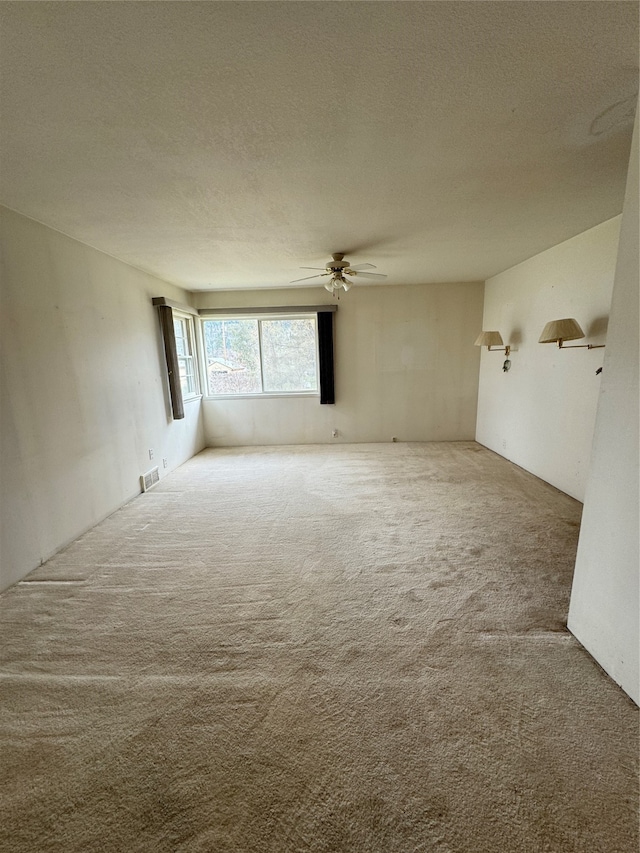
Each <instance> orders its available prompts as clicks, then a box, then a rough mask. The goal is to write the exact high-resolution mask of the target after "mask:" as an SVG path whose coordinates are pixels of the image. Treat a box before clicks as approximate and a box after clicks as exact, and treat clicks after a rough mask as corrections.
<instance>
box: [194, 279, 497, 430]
mask: <svg viewBox="0 0 640 853" xmlns="http://www.w3.org/2000/svg"><path fill="white" fill-rule="evenodd" d="M482 297H483V286H482V284H481V283H477V282H472V283H465V284H442V285H439V284H437V285H413V286H406V287H403V286H368V287H367V286H356V287H353V288H352V289H351V290H350V291H349V293H347V294H344V295H343V296H342V297H341V298H340V300H339V302H338V311H337V314H336V317H335V327H334V330H335V332H334V333H335V363H336V370H335V380H336V403H335V405H320V402H319V399H318V398H317V397H312V398H308V397H307V398H300V397H298V398H283V397H281V398H275V399H237V400H233V399H232V400H205V401H204V404H203V407H204V413H205V435H206V440H207V444H208V445H211V446H224V445H245V444H307V443H315V442H318V443H328V442H332V441H336V442H372V441H390V440H391V438H392V436H396V437H397V439H398V441H455V440H463V439H473V437H474V433H475V417H476V401H477V387H478V365H479V353H478V350H477V348H475V347H474V346H473V341H474V340H475V337H476V335H477V333H478V330H479V328H480V324H481V318H482ZM195 299H196V303H197V305H198V307H229V308H231V307H233V308H240V307H258V306H264V305H269V306H278V305H279V306H285V305H319V304H325V303H332V302H334V301H335V299H334V297H332V296H331V295H330V294H328V293H327V291H326V290H324V289H323V288H304V289H301V290H294V289H281V290H270V291H233V292H225V293H217V294H211V293H209V294H199V295H197V296H195ZM333 429H337V430H338V437H337V438H336V439H333V438H332V437H331V433H332V430H333Z"/></svg>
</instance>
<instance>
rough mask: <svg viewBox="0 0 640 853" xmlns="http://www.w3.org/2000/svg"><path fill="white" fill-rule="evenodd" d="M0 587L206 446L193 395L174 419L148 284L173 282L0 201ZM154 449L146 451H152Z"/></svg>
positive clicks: (163, 288) (158, 290) (165, 288)
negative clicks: (149, 473) (156, 467)
mask: <svg viewBox="0 0 640 853" xmlns="http://www.w3.org/2000/svg"><path fill="white" fill-rule="evenodd" d="M0 229H1V231H0V235H1V241H2V242H1V245H2V261H1V267H0V270H1V273H2V276H1V285H2V291H1V296H2V311H1V314H2V328H1V347H2V349H1V366H2V382H1V401H0V406H1V416H2V423H1V439H2V442H1V457H0V465H1V471H2V478H1V492H0V497H1V500H0V508H1V512H2V527H1V529H0V531H1V532H0V546H1V552H0V555H1V560H0V586H1V587H6V586H8V585H9V584H11V583H13V582H14V581H16V580H18V579H19V578H21V577H23V576H24V575H25V574H27V573H28V572H29V571H31V570H32V569H33V568H35V567H36V566H37V565H38V564H39V563H40V562H41V561H42V560H45V559H47V558H48V557H49V556H51V555H52V554H53V553H55V551H57V550H59V549H60V548H61V547H63V546H64V545H66V544H68V543H69V542H70V541H72V540H73V539H74V538H76V537H77V536H78V535H80V534H81V533H82V532H84V531H85V530H87V529H88V528H90V527H92V526H93V525H94V524H96V523H97V522H98V521H100V520H101V519H102V518H104V517H105V516H106V515H108V514H109V513H111V512H113V511H114V510H115V509H117V508H118V507H119V506H121V505H122V504H123V503H124V502H126V501H127V500H129V499H130V498H132V497H133V496H134V495H136V494H137V493H138V492H139V491H140V484H139V475H140V474H141V473H142V472H143V471H146V470H148V469H149V468H150V467H152V465H153V464H156V462H157V461H158V460H159V464H160V473H161V475H163V474H164V473H166V471H165V470H164V469H163V468H162V461H161V460H162V458H163V457H166V458H167V459H168V461H169V468H168V469H167V470H171V469H172V468H175V467H176V466H178V465H180V464H181V463H182V462H184V461H185V460H186V459H188V458H189V457H190V456H192V455H193V454H194V453H196V452H197V451H199V450H200V449H201V448H202V447H203V446H204V440H203V432H202V422H201V421H202V419H201V415H200V401H197V402H195V403H190V404H187V405H186V409H187V414H186V417H185V419H184V420H182V421H176V422H173V421H172V420H171V418H170V413H169V407H168V397H167V392H166V387H165V379H164V373H165V370H164V363H163V358H164V356H163V350H162V343H161V338H160V333H159V324H158V319H157V316H156V309H154V308H153V307H152V305H151V297H152V296H159V295H161V296H167V297H170V298H173V299H177V300H181V301H186V294H185V293H184V292H183V291H181V290H179V289H178V288H176V287H173V286H171V285H168V284H166V283H165V282H162V281H160V280H158V279H156V278H153V277H152V276H149V275H146V274H145V273H142V272H139V271H138V270H135V269H132V268H131V267H129V266H127V265H126V264H123V263H120V262H119V261H116V260H115V259H113V258H111V257H109V256H107V255H104V254H102V253H101V252H98V251H96V250H94V249H91V248H89V247H88V246H85V245H83V244H81V243H78V242H76V241H75V240H72V239H70V238H68V237H65V236H63V235H62V234H59V233H58V232H56V231H52V230H51V229H49V228H46V227H45V226H43V225H40V224H38V223H36V222H34V221H32V220H30V219H27V218H25V217H23V216H19V215H18V214H16V213H13V212H11V211H9V210H7V209H6V208H0ZM149 448H152V449H153V450H154V456H155V461H154V462H153V463H150V461H149V454H148V451H149Z"/></svg>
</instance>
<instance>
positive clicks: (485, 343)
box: [474, 332, 511, 355]
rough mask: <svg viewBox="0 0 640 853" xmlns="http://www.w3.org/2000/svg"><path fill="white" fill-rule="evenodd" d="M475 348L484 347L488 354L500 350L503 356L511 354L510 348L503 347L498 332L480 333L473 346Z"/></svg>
mask: <svg viewBox="0 0 640 853" xmlns="http://www.w3.org/2000/svg"><path fill="white" fill-rule="evenodd" d="M474 346H476V347H486V348H487V349H488V350H489V352H497V351H498V350H501V351H503V352H504V354H505V355H509V353H510V352H511V347H510V346H508V345H507V346H505V344H504V341H503V340H502V335H501V334H500V332H480V334H479V335H478V337H477V338H476V342H475V344H474Z"/></svg>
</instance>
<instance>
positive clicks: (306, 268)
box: [298, 267, 326, 272]
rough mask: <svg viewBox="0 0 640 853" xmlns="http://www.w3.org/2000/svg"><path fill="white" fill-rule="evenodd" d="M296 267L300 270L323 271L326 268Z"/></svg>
mask: <svg viewBox="0 0 640 853" xmlns="http://www.w3.org/2000/svg"><path fill="white" fill-rule="evenodd" d="M298 269H301V270H322V272H324V271H325V270H326V267H298Z"/></svg>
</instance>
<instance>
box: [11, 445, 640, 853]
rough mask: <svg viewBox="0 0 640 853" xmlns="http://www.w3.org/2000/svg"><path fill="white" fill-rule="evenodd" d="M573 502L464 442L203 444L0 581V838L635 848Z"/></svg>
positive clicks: (624, 741)
mask: <svg viewBox="0 0 640 853" xmlns="http://www.w3.org/2000/svg"><path fill="white" fill-rule="evenodd" d="M61 499H62V496H61ZM580 511H581V506H580V504H579V503H577V502H576V501H574V500H572V499H571V498H569V497H567V496H566V495H564V494H562V493H560V492H558V491H556V490H555V489H553V488H552V487H551V486H549V485H547V484H545V483H543V482H541V481H540V480H537V479H536V478H535V477H533V476H531V475H529V474H527V473H526V472H524V471H522V470H521V469H519V468H517V467H515V466H513V465H511V464H510V463H508V462H507V461H505V460H504V459H502V458H500V457H499V456H497V455H495V454H493V453H491V452H489V451H487V450H485V449H484V448H481V447H480V446H479V445H477V444H475V443H473V442H458V443H442V444H387V445H342V446H331V447H325V446H311V447H296V448H293V447H279V448H253V449H251V448H248V449H243V450H238V449H231V450H209V451H205V452H204V453H202V454H201V455H200V456H198V457H196V458H195V459H193V460H191V461H190V462H188V463H187V464H186V465H184V466H183V467H182V468H180V469H179V470H178V471H176V472H174V473H173V474H171V475H170V476H168V477H167V478H166V479H164V480H163V481H162V482H161V483H160V485H159V486H158V487H156V489H154V490H153V491H151V492H149V493H147V494H146V495H142V496H140V497H139V498H137V499H136V500H134V501H133V502H131V503H130V504H129V505H127V506H126V507H124V508H123V509H122V510H120V511H118V512H117V513H116V514H115V515H113V516H111V517H110V518H109V519H107V520H106V521H105V522H103V523H102V524H100V525H98V526H97V527H96V528H94V529H93V530H92V531H90V532H89V533H87V534H86V535H85V536H83V537H82V538H80V539H79V540H78V541H76V542H75V543H74V544H73V545H71V546H70V547H69V548H68V549H67V550H66V551H64V552H63V553H61V554H59V555H58V556H56V557H55V558H54V559H52V560H51V561H49V563H47V564H45V565H44V566H42V567H41V568H40V569H38V570H37V571H35V572H33V573H32V574H31V575H30V576H29V577H28V578H27V579H26V580H25V581H23V582H21V583H19V584H17V585H16V586H14V587H13V588H12V589H10V590H9V591H7V592H6V593H5V594H4V595H3V596H2V598H1V599H0V609H1V613H0V616H1V637H0V641H1V649H2V664H1V667H0V670H1V677H0V689H1V695H2V717H1V728H0V762H1V768H2V777H3V779H2V782H3V784H2V792H3V799H2V814H1V815H0V838H1V840H0V849H1V850H2V851H3V853H4V851H11V853H22V851H29V853H40V851H63V853H75V851H104V853H111V851H123V853H133V851H149V853H152V851H153V853H162V852H163V851H176V852H177V851H180V853H187V851H188V853H196V851H197V853H204V852H205V851H206V852H207V853H254V852H255V853H293V852H294V851H296V853H298V851H299V853H329V851H335V853H419V851H420V853H422V851H425V852H426V851H434V853H498V852H499V853H511V851H530V853H542V851H545V852H546V853H572V851H576V853H577V851H580V853H582V852H583V851H584V853H636V851H637V850H638V781H637V780H638V775H637V772H638V767H637V764H638V715H637V708H636V707H635V706H634V705H633V703H632V702H631V701H630V700H629V699H628V698H627V697H626V696H625V695H624V694H623V693H622V692H621V691H620V690H619V688H618V687H617V686H616V685H615V684H614V683H613V682H612V681H610V680H609V678H608V677H607V676H606V675H605V674H604V673H603V672H602V671H601V670H600V668H599V667H598V666H597V664H596V663H595V662H594V661H593V660H592V659H591V658H590V657H589V655H588V654H586V652H585V651H584V650H583V649H582V648H581V647H580V646H579V644H578V643H577V642H576V640H575V639H574V638H573V637H572V636H571V635H570V634H569V633H568V632H567V630H566V628H565V621H566V615H567V608H568V601H569V593H570V584H571V575H572V570H573V563H574V556H575V550H576V542H577V535H578V529H579V521H580Z"/></svg>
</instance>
